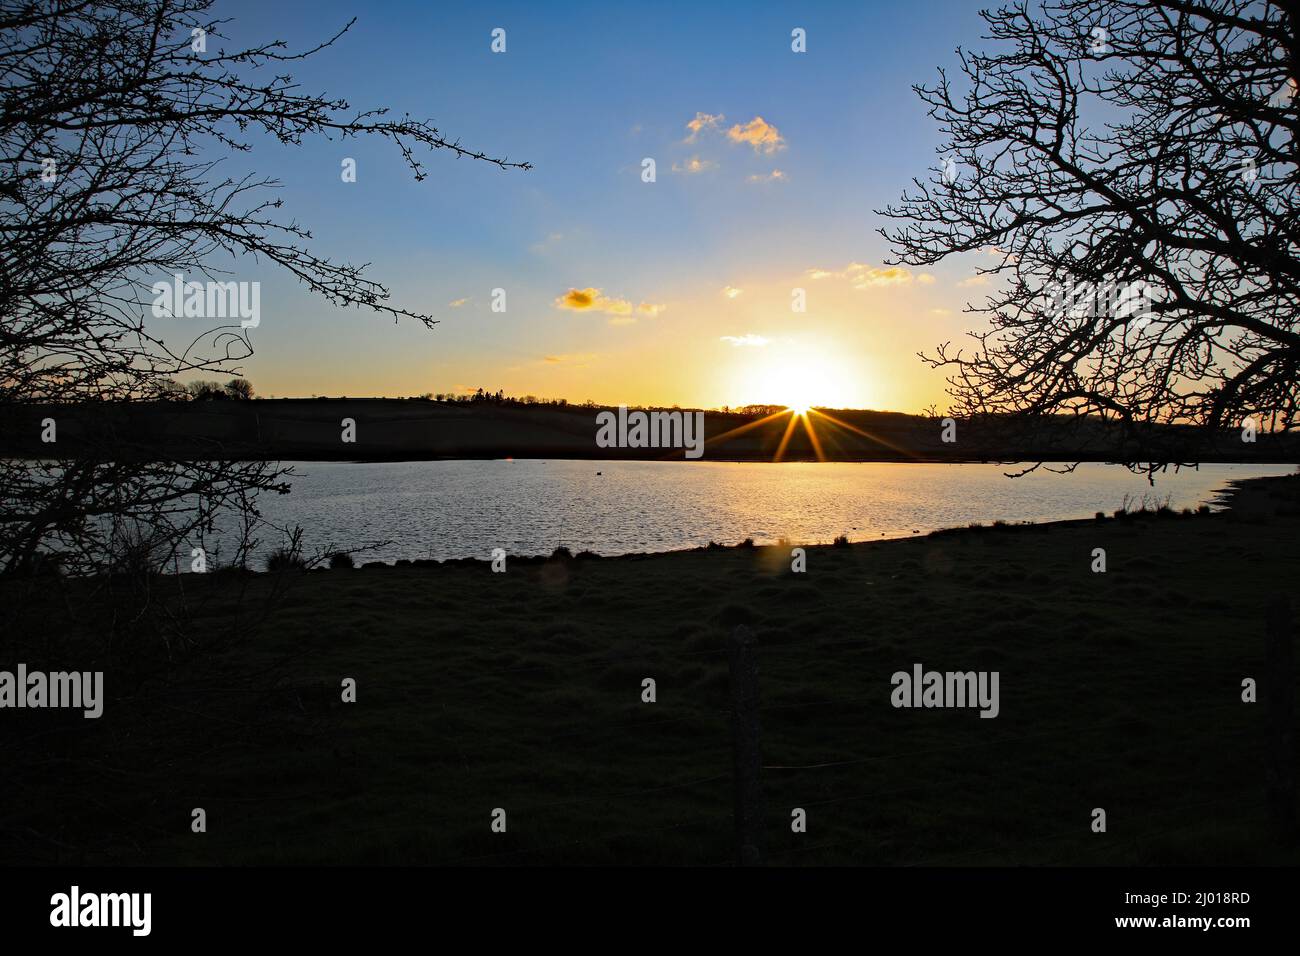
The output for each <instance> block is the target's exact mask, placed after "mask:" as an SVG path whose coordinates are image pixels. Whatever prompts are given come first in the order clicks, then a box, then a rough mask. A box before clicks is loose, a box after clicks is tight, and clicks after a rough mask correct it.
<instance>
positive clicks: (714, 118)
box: [682, 113, 726, 143]
mask: <svg viewBox="0 0 1300 956" xmlns="http://www.w3.org/2000/svg"><path fill="white" fill-rule="evenodd" d="M724 119H726V117H725V116H723V115H722V114H721V113H717V114H713V113H696V114H695V119H693V120H691V121H690V122H689V123H687V124H686V128H687V129H688V130H690V133H689V134H688V135H687V137H686V138H685V139H684V140H682V142H683V143H693V142H695V139H696V137H697V136H699V135H700V133H701V132H703V131H704V130H706V129H716V128H717V126H718V124H719V123H721V122H722V121H723V120H724Z"/></svg>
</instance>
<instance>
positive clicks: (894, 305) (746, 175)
mask: <svg viewBox="0 0 1300 956" xmlns="http://www.w3.org/2000/svg"><path fill="white" fill-rule="evenodd" d="M977 10H978V4H977V3H975V2H971V0H925V2H923V3H915V4H910V5H909V4H898V3H870V2H869V3H863V2H857V3H817V4H811V3H803V4H783V3H746V4H743V5H741V4H736V3H717V4H697V3H653V4H631V3H620V4H610V3H606V4H597V3H559V2H556V3H535V2H534V3H519V4H479V3H442V2H439V3H405V2H376V3H371V4H368V5H362V4H358V3H349V2H333V0H327V2H319V3H298V2H277V3H265V2H259V3H252V2H245V0H231V2H226V3H218V5H217V7H216V13H217V14H218V15H222V16H231V17H233V18H234V20H235V22H234V23H233V24H232V25H231V27H230V28H229V33H230V36H231V42H232V43H236V42H244V41H252V40H258V39H270V38H280V39H285V40H287V41H289V43H290V46H291V47H292V48H302V47H305V46H308V45H311V44H313V43H315V42H317V41H319V40H321V39H323V38H324V37H326V36H328V35H329V34H330V33H332V32H333V31H334V30H336V29H337V28H338V27H340V26H341V25H343V24H344V23H346V22H347V21H348V20H349V19H351V18H352V17H353V16H356V17H357V18H358V20H357V23H356V24H355V25H354V26H353V27H352V29H351V31H349V33H348V34H347V35H345V36H344V37H343V38H342V39H341V40H340V41H339V42H338V43H337V44H336V45H335V46H333V47H331V48H330V49H327V50H325V51H323V52H321V53H319V54H317V55H316V56H314V57H312V58H311V59H308V60H306V61H303V62H301V63H296V64H293V73H294V75H295V77H296V78H297V79H298V80H299V81H300V82H301V83H302V85H303V86H304V87H305V88H307V89H309V90H312V91H316V92H322V93H328V94H331V95H338V96H342V97H344V98H346V99H347V100H348V101H349V102H350V103H351V104H352V105H353V106H355V107H358V108H361V107H372V106H380V105H382V106H387V107H389V108H390V109H391V110H392V112H393V113H394V114H397V115H400V114H402V113H404V112H409V113H410V114H412V115H413V116H415V117H420V118H429V119H431V120H433V121H434V122H435V123H436V124H437V125H438V126H439V127H440V128H441V129H442V130H443V131H444V132H445V133H447V134H450V135H452V136H455V137H459V138H460V139H461V140H462V141H463V143H464V144H465V145H467V146H470V147H473V148H481V149H483V150H484V151H486V152H488V153H490V154H493V155H505V156H508V157H509V158H511V159H518V160H528V161H530V162H532V163H533V164H534V166H535V168H534V169H532V170H531V171H527V172H521V171H517V170H510V171H502V170H500V169H497V168H495V167H493V166H489V165H486V164H483V163H475V162H471V161H469V160H463V159H461V160H457V159H455V158H454V157H452V156H451V155H449V154H445V153H443V154H433V155H429V156H428V157H427V161H426V167H427V169H428V172H429V176H428V178H427V179H426V180H425V181H424V182H422V183H417V182H415V181H414V179H413V178H412V177H411V175H410V174H409V172H408V171H407V170H406V168H405V166H404V165H403V163H402V161H401V158H400V156H399V154H398V153H397V151H396V150H395V149H394V148H393V147H392V146H391V145H389V144H386V143H383V142H379V141H374V142H366V141H356V140H351V141H345V142H338V141H333V142H331V141H328V140H324V139H317V140H312V141H309V142H306V143H304V144H303V145H302V146H300V147H297V148H286V147H281V146H279V145H278V144H275V143H270V142H266V141H264V140H262V139H257V140H254V149H253V151H252V153H251V154H245V155H240V156H234V157H231V158H230V159H229V160H228V163H229V164H230V167H231V171H236V170H241V169H245V168H252V169H255V170H256V171H257V172H259V173H262V174H265V175H269V176H272V177H275V178H277V179H279V180H281V181H282V183H283V188H282V189H281V191H280V194H281V196H282V198H283V199H284V201H285V208H284V212H285V214H286V215H287V216H291V217H293V218H294V219H296V220H297V221H299V222H300V223H302V224H303V225H306V226H308V227H309V228H311V229H312V231H313V234H314V240H313V249H314V251H316V252H317V253H319V254H323V255H327V256H329V257H332V258H338V259H346V260H349V261H353V262H369V263H371V268H370V272H369V274H370V276H371V277H372V278H374V279H376V280H378V281H381V282H383V283H385V284H386V285H388V286H389V287H390V288H391V289H392V291H393V293H394V300H395V301H396V302H397V303H399V304H401V305H404V306H408V307H411V308H413V309H416V310H420V311H428V312H430V313H433V314H435V315H436V316H438V317H439V318H440V319H441V320H442V323H441V324H440V325H438V326H437V327H436V328H435V329H434V330H433V331H428V330H425V329H423V328H421V327H419V326H417V325H416V324H415V323H399V324H398V325H396V326H394V324H393V323H392V321H391V320H388V319H385V318H383V317H382V316H377V315H373V314H370V313H367V312H357V311H356V310H337V309H334V308H332V307H331V306H329V305H328V304H326V303H324V302H323V301H321V300H319V299H316V298H314V297H312V296H310V295H308V294H307V293H305V291H303V290H301V289H300V288H299V287H297V286H296V285H295V284H294V283H293V281H292V280H290V279H287V278H286V277H283V276H278V275H276V274H275V273H274V272H271V271H268V270H265V269H252V270H250V271H249V272H248V274H247V275H246V276H244V277H247V278H258V279H260V280H261V281H262V284H263V288H262V324H261V327H260V328H258V329H256V330H254V345H255V347H256V349H257V354H256V355H255V356H254V357H253V358H251V359H250V360H248V362H247V363H246V365H245V370H246V372H247V374H248V375H249V377H250V378H251V379H252V380H253V382H254V384H255V385H256V386H257V387H258V389H259V391H260V392H262V393H264V394H275V395H310V394H330V395H339V394H347V395H412V394H419V393H421V392H426V391H431V392H442V391H450V390H453V389H461V388H466V387H474V386H477V385H483V386H485V387H491V388H505V389H506V390H507V391H509V392H512V393H516V394H526V393H531V394H535V395H545V396H557V397H567V398H569V399H571V400H575V401H581V400H584V399H587V398H592V399H596V400H597V401H601V402H610V403H618V402H624V401H625V402H631V403H651V402H653V403H663V404H672V403H681V404H683V405H705V406H718V405H724V404H733V405H736V404H743V403H746V402H769V401H770V402H778V403H780V402H788V401H794V400H804V399H807V400H809V401H812V402H816V403H818V404H855V405H866V406H870V407H878V408H882V407H883V408H896V409H900V410H917V409H919V408H920V407H922V406H923V405H925V404H928V403H929V402H931V401H935V402H939V403H940V404H942V393H941V381H940V379H939V377H938V376H937V375H936V374H935V373H933V372H930V371H928V370H925V369H924V368H923V367H922V366H921V363H920V362H919V361H918V360H917V359H916V358H915V352H916V351H917V350H918V349H928V348H931V347H933V345H934V344H936V343H937V342H939V341H943V340H945V339H949V338H954V337H956V336H958V335H960V334H961V332H962V330H964V329H965V328H966V327H967V325H968V321H969V320H967V319H965V318H964V317H962V316H961V315H960V314H958V313H959V312H960V309H961V308H962V305H963V304H964V303H965V302H966V301H967V300H969V299H970V298H971V297H972V293H974V294H978V293H979V289H978V288H974V289H972V288H969V287H962V286H960V285H958V283H959V282H961V281H962V280H964V279H969V277H970V276H971V274H972V270H973V268H974V266H975V265H976V263H974V262H965V263H951V264H949V263H944V264H942V265H940V266H938V267H936V268H934V269H931V270H928V273H927V275H926V276H924V277H923V276H921V275H920V274H919V273H918V271H917V270H910V271H909V274H908V275H906V276H905V277H904V276H901V274H898V273H895V274H890V273H887V272H886V271H885V270H884V269H883V268H882V260H884V259H885V258H886V257H887V256H888V250H887V248H886V245H885V243H884V241H883V240H882V239H881V238H880V237H879V235H877V234H876V232H875V230H876V229H877V228H878V227H879V226H880V225H882V222H881V219H880V217H878V216H876V215H875V214H874V212H873V210H874V209H876V208H879V207H882V206H884V205H885V204H887V203H889V202H891V201H896V200H897V199H898V197H899V196H900V194H901V192H902V190H903V189H904V188H905V187H906V186H907V185H908V183H909V181H910V179H911V178H912V177H913V176H922V177H924V176H926V175H927V170H928V169H929V168H930V167H932V166H934V165H935V164H936V163H937V161H938V160H937V159H936V154H935V148H936V146H937V145H938V143H939V131H938V129H937V128H936V127H935V124H934V123H933V122H932V121H931V120H930V119H929V118H928V117H926V116H925V112H924V109H923V107H922V104H921V103H920V101H919V100H918V99H917V97H916V96H915V94H914V93H913V92H912V91H911V85H912V84H913V83H916V82H927V83H928V82H931V81H932V80H933V79H934V77H935V70H936V67H938V66H940V65H947V66H949V67H951V66H952V64H953V61H954V57H953V51H954V48H955V47H956V46H958V45H959V44H964V45H971V44H975V45H977V46H978V43H979V36H980V35H981V33H982V30H981V21H980V20H979V18H978V15H977ZM497 27H500V28H503V29H505V31H506V52H505V53H504V54H494V53H492V52H491V50H490V43H491V31H492V30H493V29H494V28H497ZM795 27H802V28H804V29H805V30H806V31H807V52H806V53H802V54H796V53H793V52H792V51H791V48H790V44H791V30H792V29H794V28H795ZM699 114H705V115H706V116H708V117H722V118H720V119H716V120H712V121H708V120H706V121H705V122H704V123H703V125H702V126H701V128H700V129H699V131H698V132H697V133H696V134H695V135H694V137H693V140H692V141H687V140H688V139H691V130H690V129H688V126H687V124H688V123H689V122H691V121H692V120H693V119H695V118H696V117H697V116H698V115H699ZM759 118H761V120H762V122H761V123H755V121H756V120H757V119H759ZM747 136H748V137H749V139H750V140H752V141H747V140H746V137H747ZM764 136H766V139H764V138H763V137H764ZM345 157H351V158H354V159H355V160H356V162H357V181H356V182H355V183H344V182H342V180H341V177H340V163H341V161H342V160H343V159H344V158H345ZM646 157H650V158H653V159H654V160H655V162H656V166H657V179H656V182H654V183H645V182H642V179H641V169H642V166H641V164H642V160H643V159H644V158H646ZM674 167H676V171H674ZM778 171H779V173H778ZM850 264H856V265H855V266H851V265H850ZM810 270H817V273H816V274H819V275H820V274H822V273H825V274H824V275H821V277H820V278H814V277H813V276H814V273H813V272H810ZM241 271H242V267H241ZM794 287H803V288H805V289H806V291H807V296H808V307H807V311H806V312H804V313H796V312H793V311H792V310H791V308H790V301H791V289H792V288H794ZM494 288H504V289H506V295H507V311H506V312H505V313H504V314H503V313H494V312H492V311H490V309H489V304H490V297H491V290H492V289H494ZM570 289H577V290H588V289H593V290H598V293H597V295H596V296H591V297H589V298H594V299H595V304H594V306H593V307H591V308H587V309H574V308H565V307H563V306H562V305H561V304H557V303H562V302H563V301H565V300H564V299H563V297H564V296H565V294H566V293H567V292H568V291H569V290H570ZM728 289H729V290H732V291H731V293H730V294H729V293H728V292H725V291H724V290H728ZM736 290H739V291H736ZM460 300H466V301H464V302H463V303H462V304H460V305H457V306H454V307H453V306H451V305H450V303H453V302H459V301H460ZM571 301H575V302H579V303H580V302H581V298H579V299H578V300H571ZM623 303H626V305H623ZM642 304H644V307H643V308H642V309H638V308H637V307H638V306H642ZM621 310H630V313H629V312H627V311H621ZM793 392H798V393H799V394H798V395H795V394H792V393H793Z"/></svg>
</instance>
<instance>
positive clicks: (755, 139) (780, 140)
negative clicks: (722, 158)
mask: <svg viewBox="0 0 1300 956" xmlns="http://www.w3.org/2000/svg"><path fill="white" fill-rule="evenodd" d="M727 138H728V139H730V140H731V141H732V142H733V143H748V144H749V145H750V146H752V147H754V152H756V153H775V152H776V151H777V150H778V149H784V148H785V138H784V137H783V136H782V135H781V133H780V131H779V130H778V129H777V128H776V127H775V126H773V125H772V124H771V123H769V122H768V121H767V120H765V119H763V117H761V116H755V117H754V118H753V119H752V120H750V121H749V122H748V123H746V124H745V125H744V126H741V125H739V124H737V125H736V126H733V127H731V129H729V130H727Z"/></svg>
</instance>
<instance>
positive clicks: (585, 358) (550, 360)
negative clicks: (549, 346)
mask: <svg viewBox="0 0 1300 956" xmlns="http://www.w3.org/2000/svg"><path fill="white" fill-rule="evenodd" d="M595 358H596V354H595V353H594V352H581V353H568V352H566V353H562V354H560V355H547V356H544V357H543V358H542V362H544V363H545V364H547V365H568V366H571V367H573V368H586V367H587V366H588V365H589V364H590V363H591V362H592V361H593V360H594V359H595Z"/></svg>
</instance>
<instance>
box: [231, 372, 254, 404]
mask: <svg viewBox="0 0 1300 956" xmlns="http://www.w3.org/2000/svg"><path fill="white" fill-rule="evenodd" d="M226 394H227V395H229V396H230V397H231V398H234V399H238V400H239V401H248V400H249V399H250V398H252V397H253V383H252V382H250V381H249V380H248V379H246V378H232V379H231V380H230V381H229V382H227V383H226Z"/></svg>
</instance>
